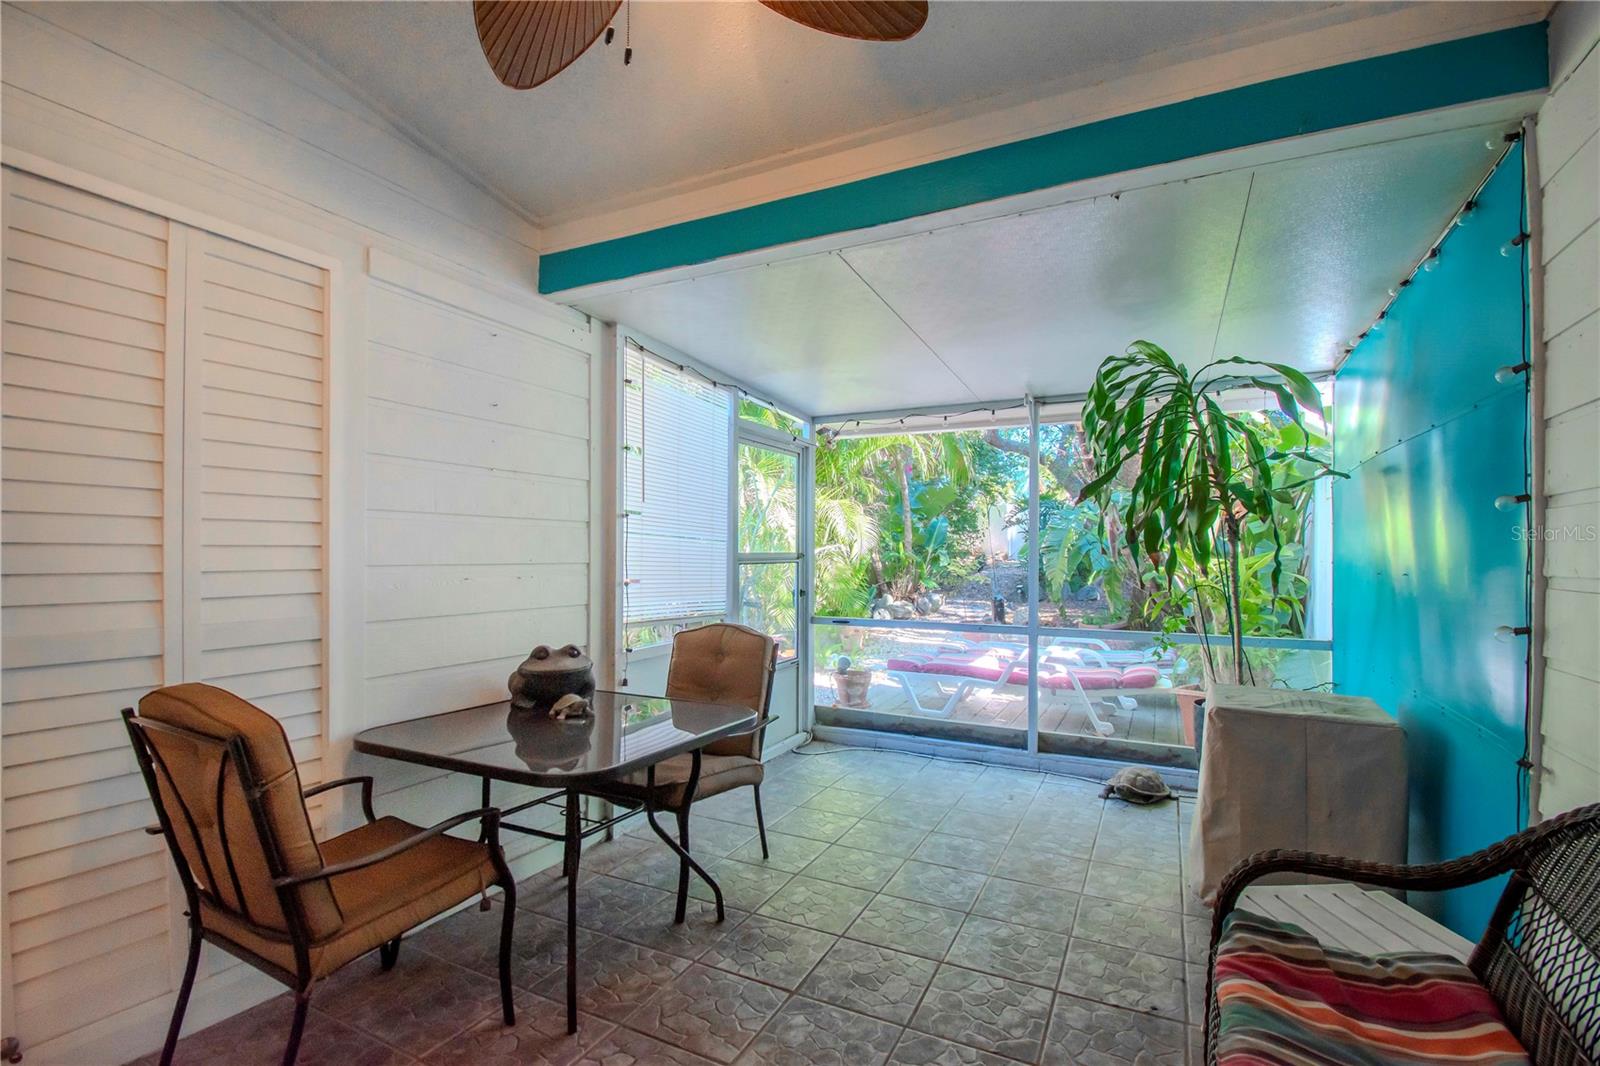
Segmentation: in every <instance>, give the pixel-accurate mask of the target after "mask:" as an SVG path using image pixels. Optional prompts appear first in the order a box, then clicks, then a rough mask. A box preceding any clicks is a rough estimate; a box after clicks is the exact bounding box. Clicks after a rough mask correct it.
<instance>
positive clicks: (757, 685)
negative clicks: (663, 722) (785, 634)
mask: <svg viewBox="0 0 1600 1066" xmlns="http://www.w3.org/2000/svg"><path fill="white" fill-rule="evenodd" d="M777 659H778V645H777V642H776V641H774V640H773V639H772V638H771V637H769V636H767V635H766V634H765V633H761V632H758V631H756V630H754V629H751V628H750V627H749V626H741V625H734V624H733V623H732V622H718V623H716V624H715V625H709V626H702V627H701V628H699V629H686V630H684V631H683V632H681V633H679V634H678V635H677V636H675V637H673V638H672V661H671V662H670V663H669V664H668V666H667V695H668V696H672V697H675V698H677V699H684V700H701V701H704V702H706V703H732V704H736V705H737V706H740V707H748V708H750V709H751V710H752V711H755V712H756V714H757V716H765V715H766V713H767V701H768V699H769V697H770V696H771V693H772V671H773V669H774V667H775V666H776V664H777ZM761 732H762V731H761V730H759V729H758V730H756V731H755V732H753V733H749V734H746V735H744V736H738V737H727V738H725V739H723V740H718V741H716V742H714V743H712V744H709V745H707V746H706V749H705V750H706V753H707V754H709V755H743V756H745V757H746V758H751V759H760V758H761Z"/></svg>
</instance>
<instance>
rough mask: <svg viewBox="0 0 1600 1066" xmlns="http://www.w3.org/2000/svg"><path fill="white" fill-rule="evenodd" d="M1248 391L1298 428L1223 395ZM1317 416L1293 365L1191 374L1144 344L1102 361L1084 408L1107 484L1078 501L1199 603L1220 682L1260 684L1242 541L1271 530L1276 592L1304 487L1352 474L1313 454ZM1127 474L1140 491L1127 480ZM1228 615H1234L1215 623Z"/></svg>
mask: <svg viewBox="0 0 1600 1066" xmlns="http://www.w3.org/2000/svg"><path fill="white" fill-rule="evenodd" d="M1244 386H1251V387H1254V388H1258V389H1261V390H1263V391H1265V392H1267V393H1269V394H1271V395H1272V396H1273V397H1274V398H1275V399H1276V401H1277V406H1278V410H1279V411H1280V412H1281V413H1282V415H1283V418H1284V419H1285V420H1287V425H1288V426H1290V427H1293V429H1291V431H1290V432H1289V433H1287V434H1285V433H1283V432H1278V433H1274V434H1271V435H1270V436H1269V435H1268V434H1266V433H1265V432H1264V431H1263V430H1262V428H1261V427H1260V426H1259V425H1256V424H1252V422H1251V421H1250V420H1248V419H1246V418H1243V417H1241V416H1240V415H1238V414H1236V413H1230V412H1229V411H1227V410H1226V409H1225V408H1224V406H1223V403H1222V399H1221V393H1222V392H1223V391H1225V390H1228V389H1237V388H1240V387H1244ZM1307 411H1310V412H1314V413H1315V414H1316V415H1317V416H1318V418H1321V417H1322V414H1323V412H1322V398H1321V396H1320V395H1319V394H1318V393H1317V389H1316V386H1315V385H1313V384H1312V383H1311V381H1310V379H1309V378H1307V377H1306V376H1305V375H1304V374H1302V373H1301V372H1300V371H1298V370H1296V369H1294V368H1293V367H1291V366H1286V365H1284V364H1282V363H1268V362H1261V361H1258V360H1252V359H1244V358H1240V357H1237V356H1235V357H1232V358H1227V359H1218V360H1214V361H1212V362H1209V363H1207V364H1205V365H1204V366H1202V367H1200V368H1199V369H1198V370H1195V371H1192V372H1191V371H1190V370H1189V369H1188V368H1187V367H1185V366H1184V365H1183V364H1182V363H1180V362H1178V361H1177V360H1176V359H1174V358H1173V357H1172V356H1170V355H1168V354H1167V352H1165V351H1164V350H1162V348H1161V347H1160V346H1158V345H1156V344H1152V343H1151V342H1149V341H1144V340H1141V341H1135V342H1134V343H1133V344H1131V345H1129V346H1128V350H1127V351H1126V352H1124V353H1122V354H1121V355H1114V356H1112V357H1110V358H1109V359H1107V360H1106V361H1105V362H1103V363H1101V364H1100V368H1099V370H1098V371H1097V372H1096V374H1095V380H1094V385H1093V387H1092V388H1091V389H1090V390H1089V395H1088V398H1087V400H1086V401H1085V403H1084V408H1083V432H1084V436H1085V438H1086V439H1087V441H1088V444H1089V450H1090V455H1091V458H1092V460H1093V463H1094V471H1095V477H1094V479H1093V480H1091V481H1089V482H1088V483H1087V484H1085V485H1084V487H1083V489H1082V491H1081V492H1080V493H1079V494H1078V500H1079V502H1080V503H1081V502H1082V501H1084V500H1087V499H1094V500H1096V501H1097V502H1098V503H1099V504H1100V509H1101V521H1102V523H1104V522H1105V521H1106V520H1107V517H1108V516H1109V515H1110V514H1112V513H1114V514H1115V517H1116V521H1117V524H1118V534H1117V535H1119V536H1120V537H1121V538H1122V539H1123V540H1124V542H1125V543H1126V544H1127V547H1128V549H1129V550H1130V551H1131V552H1132V553H1133V555H1134V557H1135V558H1138V559H1144V560H1148V561H1149V563H1150V564H1151V566H1152V567H1154V569H1155V570H1156V571H1157V573H1158V574H1160V575H1164V577H1165V583H1166V589H1167V594H1168V595H1169V596H1179V595H1186V596H1187V598H1188V600H1189V603H1190V605H1191V606H1192V608H1193V611H1194V618H1195V622H1196V627H1197V628H1198V630H1199V632H1200V638H1201V643H1200V646H1201V649H1202V654H1203V655H1204V659H1205V670H1206V676H1207V678H1209V679H1212V680H1223V681H1231V682H1232V683H1234V684H1245V683H1248V682H1250V681H1251V680H1253V679H1252V676H1251V672H1250V665H1249V662H1248V660H1247V659H1246V658H1245V654H1244V635H1245V629H1246V625H1245V620H1244V611H1243V604H1244V599H1245V596H1244V590H1243V587H1242V581H1243V580H1244V578H1243V576H1242V567H1241V560H1240V544H1241V541H1242V539H1243V534H1244V531H1245V525H1246V523H1248V522H1259V523H1260V524H1261V525H1262V526H1264V527H1265V529H1266V530H1267V531H1268V534H1269V536H1270V543H1271V549H1270V553H1269V555H1270V557H1269V559H1268V560H1267V561H1266V566H1265V569H1266V570H1267V571H1268V573H1267V580H1268V581H1269V582H1270V585H1271V588H1272V590H1273V594H1274V595H1276V594H1277V590H1278V587H1279V583H1280V581H1281V580H1282V577H1283V558H1284V539H1283V536H1282V526H1281V522H1282V520H1283V515H1282V514H1280V512H1283V511H1287V510H1288V509H1289V506H1290V505H1291V503H1292V501H1293V499H1294V493H1295V492H1296V491H1297V490H1302V489H1304V488H1305V486H1307V485H1309V484H1310V483H1311V482H1313V481H1315V480H1317V479H1318V478H1322V477H1328V476H1343V475H1340V474H1339V473H1338V471H1336V470H1334V469H1333V468H1332V466H1331V465H1329V463H1328V461H1327V460H1326V459H1325V458H1324V457H1322V456H1321V455H1318V454H1315V453H1313V452H1312V451H1311V450H1310V448H1308V447H1307V443H1306V442H1307V440H1308V435H1307V430H1306V425H1305V412H1307ZM1294 429H1297V430H1298V432H1294ZM1285 460H1292V461H1291V462H1285ZM1125 470H1126V471H1129V472H1130V474H1131V487H1129V485H1128V482H1129V478H1128V477H1122V476H1121V475H1122V474H1123V472H1124V471H1125ZM1114 487H1115V488H1116V490H1117V498H1116V500H1113V499H1112V490H1113V488H1114ZM1104 528H1105V527H1104V525H1102V529H1104ZM1208 602H1209V603H1210V604H1212V606H1208ZM1217 607H1220V610H1221V613H1223V614H1224V615H1225V617H1223V618H1215V617H1213V615H1214V614H1215V613H1216V608H1217ZM1224 628H1225V629H1226V631H1227V634H1228V638H1229V642H1230V645H1231V648H1230V649H1229V650H1230V652H1231V654H1229V655H1227V657H1226V662H1225V663H1223V664H1221V665H1223V666H1225V667H1226V671H1227V672H1226V673H1225V674H1223V675H1221V676H1219V662H1218V659H1219V656H1218V655H1217V654H1216V653H1215V652H1214V651H1213V649H1212V647H1211V641H1210V635H1211V633H1212V632H1214V631H1220V630H1222V629H1224Z"/></svg>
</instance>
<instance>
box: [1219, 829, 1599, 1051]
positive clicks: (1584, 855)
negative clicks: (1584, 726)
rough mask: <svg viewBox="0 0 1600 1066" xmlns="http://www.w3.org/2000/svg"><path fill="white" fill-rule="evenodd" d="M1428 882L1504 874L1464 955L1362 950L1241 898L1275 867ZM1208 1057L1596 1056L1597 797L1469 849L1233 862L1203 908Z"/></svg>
mask: <svg viewBox="0 0 1600 1066" xmlns="http://www.w3.org/2000/svg"><path fill="white" fill-rule="evenodd" d="M1286 872H1287V873H1295V874H1300V875H1307V874H1309V875H1316V876H1320V877H1327V878H1337V879H1340V880H1345V881H1355V882H1358V883H1361V884H1367V885H1373V886H1377V887H1380V888H1389V889H1402V890H1409V891H1419V892H1438V891H1446V890H1449V889H1453V888H1461V887H1463V886H1466V885H1471V884H1477V883H1479V882H1482V881H1487V880H1490V879H1492V878H1496V877H1499V876H1502V875H1507V874H1509V875H1510V876H1509V879H1508V881H1507V883H1506V887H1505V889H1504V891H1503V892H1502V893H1501V896H1500V900H1499V902H1498V904H1497V905H1496V907H1495V909H1494V913H1493V916H1492V917H1491V918H1490V920H1489V925H1488V928H1487V930H1486V931H1485V932H1484V934H1483V937H1482V938H1481V939H1480V940H1479V942H1478V944H1477V946H1476V947H1475V948H1474V949H1473V951H1472V954H1471V955H1470V956H1469V957H1468V959H1467V961H1466V963H1465V964H1464V965H1463V964H1462V963H1461V962H1460V961H1459V960H1457V959H1454V958H1451V957H1450V956H1448V955H1443V954H1421V953H1418V954H1407V955H1391V956H1379V957H1364V956H1361V955H1358V954H1355V953H1354V952H1349V951H1343V950H1340V949H1336V948H1327V947H1325V946H1324V945H1321V944H1319V943H1318V942H1317V941H1316V940H1314V939H1313V938H1311V937H1310V936H1309V935H1307V934H1306V933H1305V931H1304V930H1302V929H1299V928H1296V927H1295V926H1293V925H1289V924H1287V923H1285V922H1282V921H1278V920H1274V919H1270V918H1265V917H1263V916H1261V915H1257V914H1253V913H1251V912H1249V911H1244V910H1240V909H1238V905H1239V903H1240V896H1241V894H1242V893H1243V892H1244V890H1245V889H1246V888H1247V887H1248V886H1249V885H1250V884H1251V883H1252V882H1255V881H1258V880H1260V879H1261V878H1262V877H1265V876H1269V875H1272V874H1277V873H1286ZM1209 959H1210V971H1209V979H1208V982H1207V989H1206V1035H1205V1047H1206V1062H1207V1063H1208V1066H1244V1064H1251V1066H1255V1064H1260V1063H1299V1062H1311V1061H1315V1062H1319V1063H1330V1064H1340V1063H1413V1062H1414V1063H1436V1062H1455V1061H1462V1062H1468V1061H1470V1062H1473V1063H1490V1064H1501V1063H1521V1062H1527V1061H1532V1062H1534V1063H1538V1064H1539V1066H1579V1064H1592V1063H1594V1062H1596V1061H1597V1060H1600V804H1597V805H1591V806H1588V807H1580V808H1577V809H1575V810H1572V811H1569V812H1567V813H1566V814H1563V815H1560V816H1558V817H1556V818H1552V819H1551V820H1549V821H1547V822H1544V823H1542V824H1540V825H1538V826H1536V827H1534V828H1532V829H1528V830H1525V831H1524V832H1521V833H1518V834H1517V835H1516V836H1513V837H1510V838H1508V839H1506V840H1504V841H1501V842H1500V843H1498V844H1495V845H1493V846H1492V847H1489V848H1486V849H1484V850H1483V851H1480V852H1477V853H1476V854H1473V855H1469V856H1467V857H1466V858H1462V859H1457V860H1454V861H1452V862H1444V863H1436V864H1432V865H1427V866H1391V865H1385V864H1380V863H1369V862H1362V861H1359V860H1355V859H1346V858H1338V857H1334V856H1328V855H1317V854H1312V853H1309V852H1299V851H1267V852H1262V853H1260V854H1258V855H1254V856H1252V857H1250V858H1249V859H1247V860H1246V861H1244V862H1242V863H1240V864H1239V865H1238V866H1236V867H1235V868H1234V869H1233V870H1231V871H1230V872H1229V873H1228V876H1227V877H1226V879H1225V880H1224V882H1223V885H1222V889H1221V892H1220V893H1219V896H1218V899H1217V906H1216V910H1215V911H1214V913H1213V916H1212V926H1211V947H1210V955H1209Z"/></svg>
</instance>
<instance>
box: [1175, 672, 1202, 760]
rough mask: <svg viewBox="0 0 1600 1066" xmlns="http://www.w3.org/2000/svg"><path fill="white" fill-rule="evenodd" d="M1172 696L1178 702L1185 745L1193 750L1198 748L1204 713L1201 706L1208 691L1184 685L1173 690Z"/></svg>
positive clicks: (1179, 718)
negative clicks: (1200, 720)
mask: <svg viewBox="0 0 1600 1066" xmlns="http://www.w3.org/2000/svg"><path fill="white" fill-rule="evenodd" d="M1172 695H1173V697H1174V698H1176V699H1177V701H1178V722H1179V724H1180V725H1182V727H1183V740H1184V743H1186V744H1188V745H1189V746H1190V747H1192V748H1198V744H1199V739H1198V738H1199V736H1200V722H1199V717H1200V714H1201V713H1202V709H1201V704H1202V703H1204V702H1205V698H1206V690H1205V689H1203V688H1198V687H1196V686H1194V685H1183V686H1181V687H1179V688H1175V689H1173V690H1172Z"/></svg>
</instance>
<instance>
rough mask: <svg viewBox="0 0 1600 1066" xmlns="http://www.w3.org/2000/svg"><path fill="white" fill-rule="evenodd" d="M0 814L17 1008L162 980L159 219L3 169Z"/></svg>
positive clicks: (91, 1004)
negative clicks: (154, 776) (124, 717)
mask: <svg viewBox="0 0 1600 1066" xmlns="http://www.w3.org/2000/svg"><path fill="white" fill-rule="evenodd" d="M4 208H5V210H4V226H5V230H4V248H5V268H4V278H5V294H4V309H5V323H4V357H3V377H4V400H3V408H4V421H3V428H0V445H3V448H4V470H5V484H4V512H5V513H4V540H5V550H4V560H3V569H4V576H3V579H0V580H3V590H0V602H3V603H4V608H3V610H0V629H3V636H4V642H3V660H0V665H3V668H4V688H5V700H6V702H5V709H4V731H5V744H4V759H5V771H4V792H3V794H4V817H3V824H4V826H5V840H4V845H5V862H6V867H5V873H6V877H5V887H6V893H7V895H6V900H5V903H6V907H5V911H6V916H7V921H9V922H10V923H11V924H10V927H9V931H8V938H9V947H10V951H11V958H10V967H9V969H10V972H9V974H8V975H7V980H8V981H10V982H11V983H12V987H13V996H14V1004H15V1007H16V1011H17V1018H16V1025H17V1028H18V1030H19V1031H20V1032H21V1033H23V1034H25V1036H26V1037H27V1039H28V1040H29V1041H30V1042H34V1043H37V1042H39V1041H41V1040H44V1039H48V1038H50V1037H51V1036H55V1035H58V1034H60V1033H63V1032H66V1031H68V1030H70V1029H72V1028H74V1027H75V1026H77V1025H80V1024H83V1021H84V1020H85V1019H86V1018H93V1017H102V1016H104V1015H107V1014H110V1013H112V1012H114V1011H116V1010H120V1009H123V1008H126V1007H130V1006H133V1005H135V1004H137V1003H139V1002H142V1001H144V1000H146V999H150V998H153V997H157V996H160V995H162V994H164V993H165V992H166V991H167V990H168V989H169V987H170V981H169V955H168V952H169V930H170V923H169V918H168V903H169V897H168V889H167V877H168V874H167V860H166V857H165V855H163V854H162V853H161V850H162V849H161V844H160V842H159V841H158V840H156V839H154V838H151V837H149V836H146V835H145V834H144V833H143V832H142V827H143V826H144V825H145V824H148V822H149V820H150V819H151V817H152V815H151V812H150V808H149V803H148V799H147V797H146V795H145V791H144V787H143V784H142V782H141V781H140V780H139V778H138V777H137V775H136V773H135V769H136V768H135V766H134V762H133V758H132V753H131V751H130V750H129V748H128V742H127V736H126V733H125V732H124V731H123V727H122V725H121V722H120V721H119V719H118V711H119V710H120V708H122V707H124V706H126V705H128V704H129V703H131V702H133V701H134V700H136V699H137V698H138V696H139V695H141V694H142V693H143V692H145V691H147V690H148V689H150V688H152V687H154V686H156V685H159V684H161V683H163V681H164V680H165V671H166V665H165V660H164V633H165V630H164V628H163V622H164V616H163V610H162V596H163V582H164V579H165V576H166V572H165V566H164V560H163V544H164V543H165V532H166V531H165V528H164V526H165V523H164V508H165V507H166V505H167V503H168V502H169V501H168V500H167V498H166V496H165V494H164V491H163V486H164V482H165V475H164V470H163V459H164V455H165V429H166V417H167V411H166V402H165V400H166V396H165V386H164V368H165V366H166V362H167V355H166V353H167V350H168V347H169V340H170V341H171V342H173V343H175V342H176V338H169V336H168V330H167V325H166V323H167V314H168V286H167V275H168V269H167V264H168V243H169V242H168V231H169V225H168V223H167V222H166V221H165V220H164V219H160V218H156V217H154V216H152V215H148V214H145V213H143V212H139V211H135V210H132V209H130V208H127V207H124V206H122V205H120V204H115V203H112V202H110V201H107V200H103V199H100V198H98V197H94V196H91V195H88V194H86V193H82V192H79V191H76V190H72V189H68V188H65V187H63V186H59V185H53V184H50V183H47V182H44V181H40V180H37V179H34V178H31V177H28V176H25V175H20V174H17V173H14V172H12V171H6V172H5V175H4Z"/></svg>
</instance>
